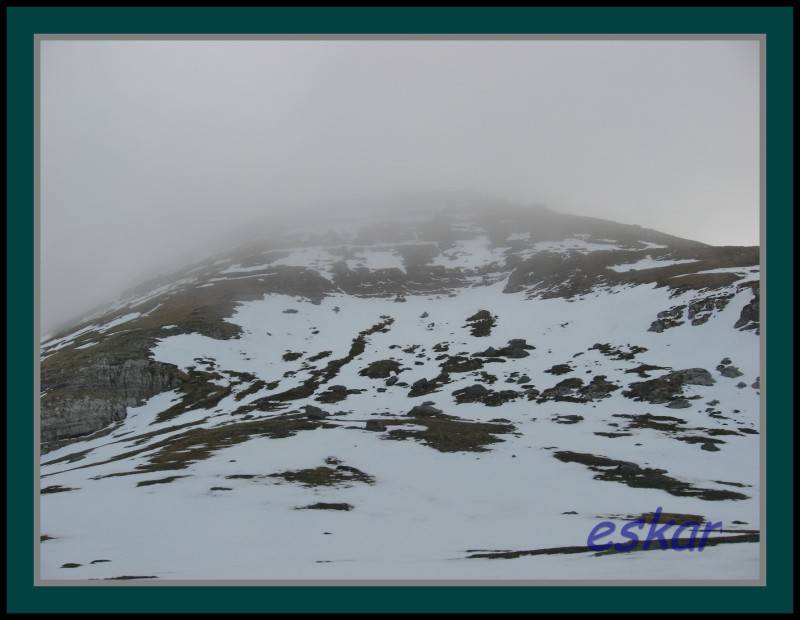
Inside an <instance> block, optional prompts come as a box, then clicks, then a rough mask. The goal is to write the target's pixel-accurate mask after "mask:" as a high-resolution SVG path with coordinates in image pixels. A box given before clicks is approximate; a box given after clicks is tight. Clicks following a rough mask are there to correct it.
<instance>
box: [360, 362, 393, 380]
mask: <svg viewBox="0 0 800 620" xmlns="http://www.w3.org/2000/svg"><path fill="white" fill-rule="evenodd" d="M400 372H401V370H400V362H398V361H395V360H378V361H376V362H372V363H371V364H369V366H367V367H366V368H364V369H362V370H361V371H359V373H358V374H359V375H361V376H362V377H369V378H370V379H386V378H387V377H389V376H390V375H392V374H395V375H396V374H399V373H400Z"/></svg>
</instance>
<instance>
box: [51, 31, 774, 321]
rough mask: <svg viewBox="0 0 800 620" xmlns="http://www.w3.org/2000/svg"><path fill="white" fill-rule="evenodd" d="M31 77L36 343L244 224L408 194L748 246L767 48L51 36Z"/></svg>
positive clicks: (367, 205) (754, 224)
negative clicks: (495, 203) (466, 197)
mask: <svg viewBox="0 0 800 620" xmlns="http://www.w3.org/2000/svg"><path fill="white" fill-rule="evenodd" d="M40 63H41V64H40V99H39V105H40V149H39V152H40V162H41V164H40V224H41V228H40V230H41V256H40V274H41V327H42V330H43V332H45V333H46V332H48V331H50V330H51V329H53V328H54V327H56V326H58V325H60V324H62V323H63V322H64V321H69V320H72V319H74V318H75V317H77V316H79V315H80V314H81V313H84V312H86V311H87V310H89V309H90V308H92V307H94V306H96V305H97V304H102V303H104V302H107V301H110V300H111V299H112V298H113V297H114V296H115V295H117V294H119V293H120V292H121V291H122V290H124V289H125V288H127V287H128V286H130V285H131V284H133V283H135V282H136V281H137V280H138V279H141V278H143V277H145V276H148V275H151V274H156V273H158V272H164V271H169V270H170V269H173V268H175V267H177V266H179V265H180V264H182V263H185V262H188V261H191V260H194V259H197V258H200V257H202V256H203V255H204V254H205V253H208V252H209V251H210V250H211V249H212V248H214V249H217V248H220V247H224V246H225V245H226V244H229V243H233V242H234V241H235V240H236V239H237V238H239V236H241V235H242V234H245V233H246V232H247V231H248V230H250V229H251V227H252V226H253V225H254V224H252V222H254V221H258V222H259V224H258V225H259V226H269V224H270V222H271V221H272V220H273V219H276V218H279V217H284V216H286V215H290V216H291V217H295V218H300V219H302V220H303V221H306V222H314V221H319V220H320V218H321V217H322V216H326V217H330V216H331V215H332V214H333V215H335V213H336V209H337V208H340V207H341V206H342V205H356V206H358V207H359V208H364V209H370V210H372V211H375V210H380V209H382V208H383V206H382V205H384V204H389V203H390V202H391V200H389V197H391V196H397V195H416V196H424V195H425V194H426V192H430V195H432V196H437V195H441V194H440V193H441V192H451V191H455V192H460V193H461V194H470V193H474V194H475V195H479V196H489V197H495V198H496V199H497V200H504V201H509V202H512V203H514V204H519V205H523V206H524V205H534V204H543V205H546V206H548V207H549V208H552V209H554V210H557V211H562V212H566V213H574V214H580V215H591V216H596V217H603V218H607V219H611V220H616V221H619V222H623V223H630V224H640V225H642V226H645V227H649V228H654V229H657V230H660V231H663V232H666V233H670V234H674V235H678V236H682V237H687V238H691V239H696V240H699V241H703V242H706V243H711V244H720V245H733V244H736V245H753V244H757V243H758V204H759V58H758V43H757V42H756V41H703V42H701V41H510V40H507V41H488V40H484V41H455V40H451V41H430V40H426V41H400V40H394V41H389V40H386V41H344V40H338V41H336V40H329V41H308V40H295V41H64V40H61V41H59V40H47V41H43V42H42V44H41V50H40ZM382 197H386V200H385V201H384V200H383V198H382Z"/></svg>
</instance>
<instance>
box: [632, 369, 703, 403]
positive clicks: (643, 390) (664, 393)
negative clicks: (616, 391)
mask: <svg viewBox="0 0 800 620" xmlns="http://www.w3.org/2000/svg"><path fill="white" fill-rule="evenodd" d="M714 383H715V381H714V378H713V377H712V376H711V373H710V372H708V371H707V370H706V369H705V368H686V369H684V370H676V371H673V372H670V373H667V374H665V375H661V376H660V377H656V378H655V379H650V380H649V381H636V382H635V383H631V384H630V385H629V386H628V387H629V388H630V389H628V390H626V391H624V392H623V393H622V395H623V396H627V397H628V398H632V399H633V400H639V401H646V402H649V403H653V404H662V403H669V402H672V401H674V400H677V399H679V398H683V386H684V385H706V386H708V385H713V384H714Z"/></svg>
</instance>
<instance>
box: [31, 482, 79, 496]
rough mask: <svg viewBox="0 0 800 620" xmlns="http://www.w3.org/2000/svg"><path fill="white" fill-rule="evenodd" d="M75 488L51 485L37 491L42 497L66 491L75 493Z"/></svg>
mask: <svg viewBox="0 0 800 620" xmlns="http://www.w3.org/2000/svg"><path fill="white" fill-rule="evenodd" d="M77 490H78V489H77V488H73V487H62V486H61V485H60V484H52V485H50V486H49V487H44V488H43V489H41V490H40V491H39V493H41V494H42V495H48V494H50V493H65V492H66V491H77Z"/></svg>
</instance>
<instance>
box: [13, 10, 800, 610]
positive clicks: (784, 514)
mask: <svg viewBox="0 0 800 620" xmlns="http://www.w3.org/2000/svg"><path fill="white" fill-rule="evenodd" d="M6 17H7V119H6V122H7V132H8V133H7V144H6V150H7V179H8V185H7V211H6V218H7V220H6V221H7V259H8V262H7V298H6V309H7V324H6V330H7V343H8V344H7V349H6V356H7V368H8V370H7V386H8V387H9V389H8V390H7V395H6V399H7V418H6V424H7V474H6V475H7V532H6V537H7V545H8V547H7V556H6V564H7V575H8V576H7V583H6V585H7V599H6V609H7V611H8V612H101V611H125V612H145V611H165V612H168V611H181V612H190V611H191V612H200V613H202V612H221V611H226V612H256V611H261V612H265V611H270V612H315V611H316V612H368V611H393V612H403V611H407V612H411V611H431V612H436V611H446V612H488V611H494V612H530V611H542V612H545V611H550V612H581V611H585V612H591V611H606V612H610V611H618V612H634V611H662V612H668V611H669V612H678V611H713V612H726V611H727V612H747V611H762V612H768V611H771V612H784V611H789V610H791V609H792V608H793V592H792V579H793V574H792V560H793V557H792V550H793V531H792V525H793V512H792V495H793V484H792V476H793V473H792V466H793V457H792V425H793V420H792V411H793V406H792V405H793V389H792V386H793V384H792V380H793V375H792V366H793V357H792V354H793V348H792V335H793V321H792V317H793V307H792V303H793V302H792V300H793V296H792V286H793V277H792V276H793V273H792V270H793V265H792V258H793V235H792V220H793V213H792V209H793V196H792V193H793V178H792V157H793V151H792V145H793V143H792V135H793V131H792V123H793V116H792V105H793V89H792V75H793V74H792V50H793V34H794V33H793V26H792V21H793V9H792V8H789V7H771V8H754V7H737V8H685V7H681V8H677V7H675V8H665V7H652V8H643V7H627V8H620V7H593V8H583V7H580V8H576V7H572V8H547V7H540V8H524V7H517V8H484V7H470V8H450V9H447V8H369V7H362V8H355V7H352V8H334V7H329V8H309V7H306V8H279V7H273V8H266V7H261V8H212V7H205V8H170V7H165V8H131V7H120V8H52V7H38V8H34V7H25V8H21V7H11V8H9V9H7V12H6ZM71 33H73V34H87V33H98V34H140V33H162V34H177V33H191V34H203V33H208V34H219V33H224V34H237V33H245V34H246V33H251V34H252V33H274V34H343V33H344V34H480V33H485V34H525V33H535V34H762V33H763V34H766V36H767V55H766V56H767V110H766V119H767V122H766V125H767V140H766V148H767V176H766V179H767V205H768V208H767V220H766V221H767V223H766V238H767V244H766V248H767V249H766V263H767V277H768V283H767V287H766V288H767V291H768V294H769V297H768V300H767V305H766V308H767V326H768V328H767V330H766V333H767V364H768V367H769V370H768V373H769V392H768V393H767V395H766V398H767V411H768V412H769V420H768V432H767V451H766V452H767V454H766V457H767V473H768V477H769V482H768V485H767V486H768V491H769V492H768V494H767V531H768V541H767V542H768V549H767V554H766V557H767V585H766V586H764V587H749V586H747V587H745V586H690V587H683V586H674V587H667V586H660V587H658V586H655V587H654V586H568V587H566V586H531V587H522V586H492V587H486V586H480V587H478V586H474V587H470V586H455V587H453V586H409V587H403V588H400V587H394V586H341V587H339V586H324V587H306V586H302V587H301V586H264V587H259V586H222V587H220V586H189V587H187V586H184V587H180V586H157V587H156V586H149V587H148V586H135V587H133V586H128V587H125V586H118V587H75V586H58V587H52V586H51V587H41V586H40V587H34V586H33V555H32V554H31V542H32V537H33V532H32V528H33V523H34V521H33V508H34V501H35V500H36V498H35V497H33V490H34V480H33V465H34V462H33V454H32V444H33V442H32V441H31V438H32V435H33V416H32V415H31V412H32V411H33V406H34V404H33V396H34V387H33V368H34V352H33V346H32V345H33V344H34V343H33V329H34V306H33V300H34V291H33V286H34V271H33V270H34V263H33V256H34V253H33V252H34V249H33V244H34V229H33V226H34V213H33V204H34V202H33V187H34V177H33V163H34V160H33V156H34V153H33V144H34V142H33V127H34V119H33V92H34V91H33V76H34V66H33V62H34V59H33V49H34V47H33V36H34V35H35V34H71ZM565 587H566V588H568V589H564V588H565ZM298 588H300V589H298ZM408 590H412V591H413V592H409V591H408Z"/></svg>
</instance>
